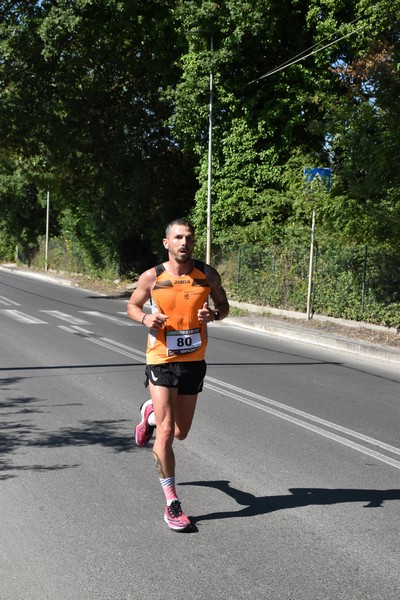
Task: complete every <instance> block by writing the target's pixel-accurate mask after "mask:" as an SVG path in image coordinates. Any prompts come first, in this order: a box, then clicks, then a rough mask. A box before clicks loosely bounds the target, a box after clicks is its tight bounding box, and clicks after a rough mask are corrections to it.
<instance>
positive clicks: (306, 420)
mask: <svg viewBox="0 0 400 600" xmlns="http://www.w3.org/2000/svg"><path fill="white" fill-rule="evenodd" d="M60 328H62V329H64V330H66V331H69V332H70V333H75V334H76V335H79V334H81V335H82V334H83V337H84V338H85V339H87V340H89V341H90V342H93V343H94V344H98V345H99V346H103V347H104V348H107V349H109V350H112V351H113V352H118V353H119V354H123V355H124V356H128V357H129V358H133V359H135V360H139V361H141V362H145V358H146V354H145V353H144V352H141V351H140V350H136V349H135V348H131V347H129V346H125V345H124V344H120V343H119V342H116V341H115V340H111V339H109V338H98V337H96V335H95V334H93V333H92V332H90V331H87V330H85V329H82V327H73V328H72V327H71V328H68V327H63V326H60ZM205 385H206V387H207V388H208V389H211V390H213V391H215V392H217V393H218V394H222V395H225V396H228V397H230V398H233V399H234V400H237V401H238V402H241V403H243V404H247V405H248V406H251V407H252V408H256V409H258V410H262V411H264V412H267V413H269V414H272V415H274V416H276V417H279V418H280V419H284V420H285V421H289V422H290V423H293V424H295V425H298V426H299V427H302V428H304V429H308V430H309V431H312V432H313V433H317V434H318V435H321V436H323V437H326V438H328V439H330V440H332V441H334V442H337V443H339V444H342V445H344V446H347V447H349V448H351V449H352V450H356V451H358V452H361V453H362V454H367V455H368V456H371V457H372V458H375V459H376V460H379V461H381V462H383V463H386V464H387V465H390V466H392V467H395V468H396V469H400V461H399V460H396V459H394V458H392V457H390V456H386V455H385V454H382V453H381V452H377V451H376V450H372V449H371V448H368V447H367V446H364V445H362V444H359V443H358V442H355V441H353V440H351V439H347V438H345V437H343V436H341V435H338V434H337V433H333V431H337V432H340V433H343V434H345V435H347V436H348V437H349V438H353V439H357V440H360V441H363V442H365V443H366V444H370V445H371V446H376V447H378V448H381V449H382V450H386V451H387V452H389V453H391V454H397V455H400V448H396V447H395V446H391V445H389V444H385V443H384V442H381V441H379V440H376V439H374V438H371V437H368V436H366V435H364V434H362V433H358V432H357V431H353V430H351V429H348V428H346V427H342V426H341V425H336V424H335V423H331V422H330V421H326V420H325V419H320V418H319V417H316V416H314V415H310V414H309V413H306V412H304V411H301V410H298V409H297V408H293V407H291V406H287V405H286V404H282V403H281V402H277V401H276V400H272V399H271V398H266V397H265V396H260V395H258V394H255V393H253V392H249V391H247V390H244V389H242V388H239V387H237V386H234V385H232V384H229V383H225V382H224V381H220V380H219V379H215V378H213V377H209V376H206V378H205ZM253 399H254V400H253ZM256 400H257V402H256ZM259 402H262V403H263V404H259ZM268 405H270V406H268ZM274 407H276V408H274ZM278 408H279V409H280V410H277V409H278ZM283 411H286V412H283ZM290 413H292V414H290ZM292 415H296V416H292ZM310 421H311V422H310ZM313 422H314V423H318V424H319V425H322V426H324V427H326V428H327V429H323V428H322V427H319V426H318V425H313ZM329 429H332V430H333V431H329Z"/></svg>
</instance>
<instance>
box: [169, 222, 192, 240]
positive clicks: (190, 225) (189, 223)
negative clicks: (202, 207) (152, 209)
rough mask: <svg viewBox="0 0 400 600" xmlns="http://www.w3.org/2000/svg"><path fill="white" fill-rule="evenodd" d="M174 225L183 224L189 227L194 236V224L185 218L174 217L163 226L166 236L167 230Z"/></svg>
mask: <svg viewBox="0 0 400 600" xmlns="http://www.w3.org/2000/svg"><path fill="white" fill-rule="evenodd" d="M174 225H184V226H185V227H189V229H190V231H191V232H192V235H193V236H194V226H193V224H192V223H191V222H190V221H188V220H187V219H174V220H173V221H171V223H168V225H167V226H166V228H165V237H166V238H167V237H168V236H169V232H170V231H171V229H172V227H173V226H174Z"/></svg>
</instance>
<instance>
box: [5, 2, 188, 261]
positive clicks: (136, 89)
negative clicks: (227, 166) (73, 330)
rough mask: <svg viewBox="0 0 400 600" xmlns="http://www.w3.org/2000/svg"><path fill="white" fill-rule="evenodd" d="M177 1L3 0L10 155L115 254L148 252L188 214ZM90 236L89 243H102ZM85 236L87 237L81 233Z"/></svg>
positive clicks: (127, 257) (82, 228)
mask: <svg viewBox="0 0 400 600" xmlns="http://www.w3.org/2000/svg"><path fill="white" fill-rule="evenodd" d="M173 5H174V3H172V2H168V1H163V0H159V1H155V2H153V1H152V2H148V1H137V0H135V1H133V0H131V1H127V2H119V1H117V0H78V1H73V2H72V1H70V0H60V1H58V2H53V1H50V0H43V1H42V2H40V3H35V2H5V3H3V4H2V6H1V8H0V23H1V25H0V40H1V42H0V43H1V54H2V57H3V60H2V61H1V62H0V131H1V134H2V145H3V149H4V151H6V152H7V153H8V155H9V156H12V157H14V158H15V159H18V161H19V162H20V163H21V164H22V165H23V168H24V169H25V171H26V173H27V176H28V177H30V178H31V180H32V181H33V182H34V183H35V184H36V185H37V186H38V187H39V188H44V189H47V188H49V189H51V190H52V196H53V198H55V199H56V200H57V202H58V203H59V207H60V209H62V208H64V207H65V208H68V209H70V210H72V211H73V212H75V213H76V221H77V228H78V230H79V231H80V233H81V235H82V237H83V238H85V237H86V236H87V235H88V230H91V232H92V235H91V236H90V237H91V238H92V240H93V238H96V237H98V238H99V245H102V247H103V246H104V242H105V241H107V244H108V247H109V249H110V250H109V254H110V256H108V257H105V258H106V259H108V260H109V259H110V258H111V259H115V260H117V259H118V260H119V259H120V255H121V251H122V252H123V254H124V256H123V257H122V261H123V262H126V261H129V260H134V258H135V256H134V255H135V254H136V255H137V254H140V253H142V254H143V253H145V250H146V248H147V247H149V245H151V242H152V236H153V235H156V236H159V234H160V223H162V224H163V223H164V221H165V220H166V219H169V218H171V217H172V216H176V214H180V213H181V212H184V211H186V212H187V211H188V209H189V208H190V203H191V198H193V187H194V183H195V182H194V178H193V176H192V159H191V156H190V155H187V156H184V155H183V154H182V153H181V151H180V149H179V147H178V146H177V144H176V143H175V142H174V140H173V139H171V132H170V129H169V128H168V126H167V125H166V121H167V119H168V118H169V116H170V114H171V110H172V108H171V106H170V105H169V104H168V103H167V102H166V101H165V100H164V99H163V97H162V90H163V89H164V88H165V87H166V86H167V85H168V84H171V83H173V82H174V81H176V79H177V77H178V71H177V69H176V68H175V67H174V58H175V56H176V49H175V45H174V42H175V33H174V31H173V29H172V28H171V26H170V18H169V14H170V10H171V6H173ZM92 240H91V245H92ZM84 241H85V240H84V239H83V240H82V242H84Z"/></svg>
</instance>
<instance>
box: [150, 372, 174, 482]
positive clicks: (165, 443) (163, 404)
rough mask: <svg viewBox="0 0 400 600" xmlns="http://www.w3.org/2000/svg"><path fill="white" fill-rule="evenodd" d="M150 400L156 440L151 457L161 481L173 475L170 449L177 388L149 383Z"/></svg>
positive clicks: (172, 458) (172, 439) (172, 460)
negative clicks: (154, 418) (154, 419)
mask: <svg viewBox="0 0 400 600" xmlns="http://www.w3.org/2000/svg"><path fill="white" fill-rule="evenodd" d="M149 389H150V394H151V399H152V401H153V407H154V414H155V417H156V423H157V427H156V439H155V441H154V445H153V457H154V460H155V463H156V468H157V472H158V476H159V477H160V478H162V479H165V478H167V477H173V476H174V475H175V456H174V452H173V449H172V443H173V441H174V432H175V407H176V399H177V396H178V390H177V388H166V387H162V386H155V385H153V384H152V383H151V382H149Z"/></svg>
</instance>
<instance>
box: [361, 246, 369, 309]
mask: <svg viewBox="0 0 400 600" xmlns="http://www.w3.org/2000/svg"><path fill="white" fill-rule="evenodd" d="M367 256H368V246H365V248H364V266H363V282H362V293H361V311H362V312H364V304H365V289H366V282H367Z"/></svg>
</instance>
